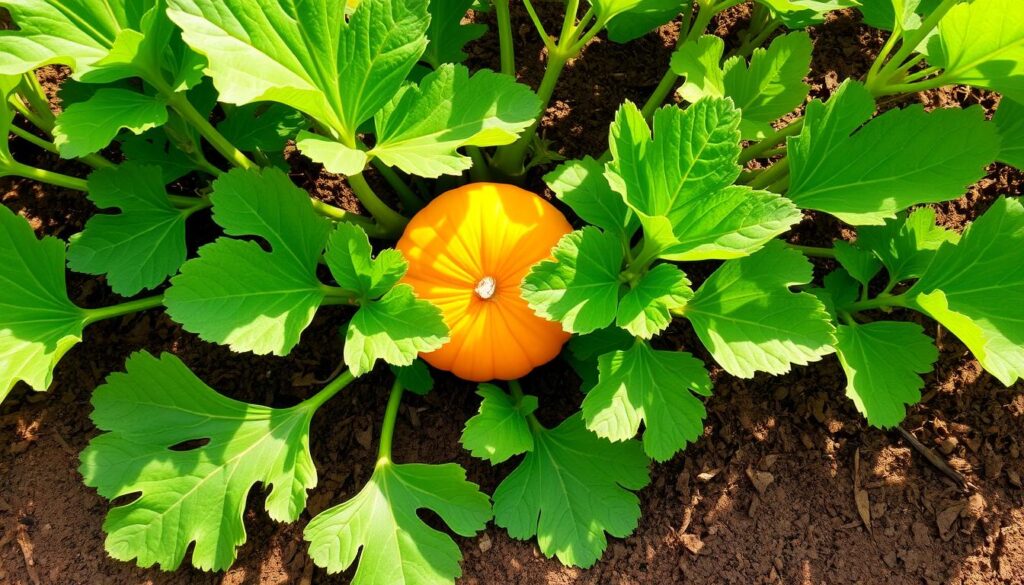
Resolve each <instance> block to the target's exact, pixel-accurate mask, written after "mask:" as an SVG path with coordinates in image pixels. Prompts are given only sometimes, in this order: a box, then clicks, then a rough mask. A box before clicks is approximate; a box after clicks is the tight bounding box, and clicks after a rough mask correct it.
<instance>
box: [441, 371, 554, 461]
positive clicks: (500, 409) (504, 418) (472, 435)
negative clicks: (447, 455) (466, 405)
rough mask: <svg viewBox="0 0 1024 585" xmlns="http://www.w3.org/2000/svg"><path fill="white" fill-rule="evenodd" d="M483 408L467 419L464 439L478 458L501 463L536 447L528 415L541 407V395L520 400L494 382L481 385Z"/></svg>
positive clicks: (463, 443) (479, 392)
mask: <svg viewBox="0 0 1024 585" xmlns="http://www.w3.org/2000/svg"><path fill="white" fill-rule="evenodd" d="M476 393H477V394H478V395H479V396H480V397H481V398H483V400H482V401H481V402H480V411H479V412H477V413H476V414H475V415H474V416H473V417H472V418H470V419H469V420H468V421H466V428H465V429H463V431H462V438H461V439H460V441H461V443H462V446H463V447H465V448H466V449H467V450H468V451H469V452H470V453H471V454H472V455H473V456H474V457H479V458H480V459H486V460H488V461H490V462H491V464H492V465H497V464H499V463H501V462H503V461H506V460H508V459H509V458H510V457H513V456H515V455H519V454H521V453H525V452H527V451H532V450H533V433H532V432H531V431H530V424H529V422H528V421H527V418H526V417H528V416H530V415H531V414H533V412H534V411H535V410H537V397H536V396H529V395H524V396H523V397H522V399H520V400H516V399H514V398H512V397H511V396H509V395H508V394H506V393H505V392H503V391H502V390H501V388H498V387H497V386H495V385H493V384H480V387H479V388H478V389H477V391H476Z"/></svg>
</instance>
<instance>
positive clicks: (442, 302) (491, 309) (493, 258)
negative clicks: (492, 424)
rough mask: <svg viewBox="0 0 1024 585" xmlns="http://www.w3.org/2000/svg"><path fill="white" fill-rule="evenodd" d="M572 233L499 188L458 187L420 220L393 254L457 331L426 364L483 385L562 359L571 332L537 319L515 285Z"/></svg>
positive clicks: (549, 212)
mask: <svg viewBox="0 0 1024 585" xmlns="http://www.w3.org/2000/svg"><path fill="white" fill-rule="evenodd" d="M570 231H572V227H571V226H570V225H569V222H568V221H566V219H565V216H563V215H562V214H561V212H559V211H558V210H557V209H555V207H554V206H552V205H551V204H550V203H548V202H547V201H545V200H543V199H542V198H540V197H538V196H537V195H534V194H533V193H530V192H529V191H524V190H522V189H520V188H518V187H513V186H511V185H502V184H496V183H472V184H469V185H466V186H464V187H460V188H458V189H453V190H451V191H448V192H446V193H444V194H443V195H441V196H440V197H438V198H436V199H434V200H433V201H432V202H431V203H430V204H429V205H427V206H426V207H425V208H423V210H421V211H420V212H419V213H417V214H416V216H415V217H413V218H412V221H410V222H409V225H408V226H407V227H406V229H405V233H404V234H403V235H402V238H401V239H400V240H399V241H398V245H397V246H396V248H397V249H398V250H400V251H401V252H402V254H404V255H405V257H406V259H407V260H408V261H409V271H408V272H407V273H406V275H405V277H404V278H403V279H402V280H403V282H406V283H408V284H410V285H411V286H412V287H413V289H414V290H415V291H416V295H417V296H418V297H419V298H421V299H426V300H428V301H430V302H432V303H434V304H435V305H437V306H438V307H439V308H440V309H441V312H442V314H443V316H444V320H445V323H447V325H448V327H449V329H451V333H450V337H451V341H449V342H448V343H446V344H445V345H444V346H442V347H441V348H440V349H438V350H436V351H434V352H431V353H428V354H423V355H422V357H423V359H424V360H426V361H427V363H429V364H431V365H432V366H434V367H435V368H438V369H441V370H447V371H450V372H452V373H453V374H455V375H456V376H458V377H460V378H463V379H466V380H472V381H474V382H485V381H487V380H494V379H501V380H514V379H516V378H520V377H522V376H524V375H526V374H527V373H528V372H529V371H530V370H532V369H533V368H535V367H537V366H539V365H542V364H545V363H547V362H549V361H551V360H552V359H553V358H554V357H555V356H557V355H558V353H559V351H561V349H562V345H564V344H565V342H566V341H568V339H569V334H568V333H565V332H564V331H563V330H562V327H561V325H560V324H558V323H554V322H551V321H547V320H545V319H543V318H541V317H538V316H537V315H535V314H534V313H533V311H532V310H531V309H530V307H529V306H527V304H526V301H524V300H523V299H522V297H520V292H519V285H520V284H521V283H522V280H523V278H524V277H525V276H526V273H527V272H529V270H530V268H531V267H532V266H533V265H534V264H536V263H537V262H540V261H541V260H545V259H548V258H550V257H551V249H552V248H553V247H554V246H555V244H557V243H558V240H559V239H560V238H561V237H562V236H564V235H565V234H567V233H569V232H570ZM485 297H489V298H485Z"/></svg>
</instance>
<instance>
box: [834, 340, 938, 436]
mask: <svg viewBox="0 0 1024 585" xmlns="http://www.w3.org/2000/svg"><path fill="white" fill-rule="evenodd" d="M836 339H837V341H836V353H837V354H838V355H839V362H840V363H841V364H842V365H843V371H844V372H846V395H847V396H849V397H850V400H853V403H854V405H856V407H857V410H858V411H860V413H861V414H863V415H864V416H865V417H866V418H867V419H868V422H869V423H871V425H873V426H876V427H880V428H889V427H894V426H896V425H898V424H899V423H900V422H901V421H902V420H903V418H904V417H905V416H906V408H905V405H908V404H917V403H918V401H920V400H921V388H922V387H923V386H924V381H923V380H922V379H921V376H920V374H926V373H928V372H930V371H932V365H933V364H934V363H935V360H937V359H938V358H939V351H938V350H937V349H935V343H934V342H933V341H932V339H931V338H930V337H928V336H927V335H925V333H924V330H922V329H921V326H920V325H918V324H916V323H902V322H894V321H875V322H874V323H865V324H863V325H856V326H847V325H840V326H839V328H838V329H837V330H836Z"/></svg>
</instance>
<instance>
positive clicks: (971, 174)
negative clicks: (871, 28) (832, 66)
mask: <svg viewBox="0 0 1024 585" xmlns="http://www.w3.org/2000/svg"><path fill="white" fill-rule="evenodd" d="M874 109H875V102H874V98H872V97H871V94H870V93H869V92H868V90H867V89H865V88H864V86H863V85H860V84H859V83H856V82H852V81H847V82H845V83H844V84H843V85H842V86H841V87H840V88H839V89H838V90H837V91H836V92H835V93H834V94H833V95H832V97H831V98H830V99H829V100H828V102H826V103H821V102H820V101H817V100H815V101H813V102H811V103H810V104H809V105H808V106H807V115H806V118H805V120H806V121H805V123H804V128H803V131H802V132H801V133H800V135H799V136H797V137H795V138H790V139H789V160H790V161H791V163H792V167H791V173H790V177H791V179H790V186H789V191H788V192H787V196H788V197H789V198H790V199H792V200H793V201H794V202H795V203H796V204H797V205H799V206H800V207H803V208H806V209H816V210H818V211H824V212H826V213H831V214H832V215H834V216H836V217H838V218H839V219H841V220H843V221H845V222H847V223H850V224H853V225H882V224H883V223H884V220H885V219H886V218H891V217H894V216H895V214H896V212H898V211H900V210H903V209H906V208H908V207H910V206H912V205H916V204H920V203H935V202H939V201H946V200H948V199H953V198H956V197H959V196H960V195H961V194H963V192H964V189H965V188H966V186H967V185H970V184H971V183H973V182H975V181H977V180H978V179H980V178H981V177H982V176H984V174H985V166H986V165H988V164H989V163H991V162H992V161H993V160H994V159H995V158H996V155H997V153H998V150H999V137H998V136H997V134H996V131H995V129H994V128H993V127H992V125H991V124H989V123H987V122H986V121H985V113H984V112H983V111H982V109H981V108H977V107H973V108H968V109H965V110H962V109H958V108H954V109H940V110H935V111H932V112H925V111H924V108H923V107H921V106H911V107H908V108H905V109H902V110H899V109H896V110H890V111H888V112H886V113H884V114H882V115H881V116H879V117H877V118H875V119H874V120H870V118H871V115H872V112H874ZM869 120H870V121H869ZM948 136H956V137H957V140H947V139H946V137H948Z"/></svg>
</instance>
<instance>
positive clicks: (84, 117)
mask: <svg viewBox="0 0 1024 585" xmlns="http://www.w3.org/2000/svg"><path fill="white" fill-rule="evenodd" d="M166 122H167V104H166V103H164V101H163V100H162V99H160V98H159V97H153V96H148V95H145V94H141V93H138V92H135V91H128V90H123V89H101V90H99V91H97V92H96V94H95V95H93V97H91V98H89V99H88V100H86V101H84V102H78V103H76V104H73V105H72V106H71V107H69V108H67V109H66V110H64V112H63V113H61V115H59V116H57V125H56V126H54V128H53V143H54V144H55V145H56V146H57V150H59V151H60V155H61V157H62V158H78V157H81V156H85V155H87V154H92V153H94V152H98V151H99V150H100V149H103V148H106V147H107V146H108V145H109V144H110V141H112V140H113V139H114V137H115V136H117V133H118V132H120V131H121V130H122V129H125V130H130V131H131V132H132V133H134V134H142V133H143V132H145V131H146V130H149V129H150V128H155V127H157V126H162V125H164V124H165V123H166Z"/></svg>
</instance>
